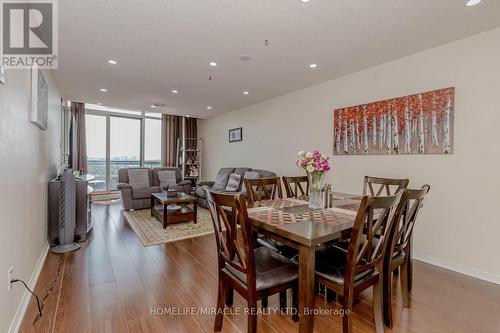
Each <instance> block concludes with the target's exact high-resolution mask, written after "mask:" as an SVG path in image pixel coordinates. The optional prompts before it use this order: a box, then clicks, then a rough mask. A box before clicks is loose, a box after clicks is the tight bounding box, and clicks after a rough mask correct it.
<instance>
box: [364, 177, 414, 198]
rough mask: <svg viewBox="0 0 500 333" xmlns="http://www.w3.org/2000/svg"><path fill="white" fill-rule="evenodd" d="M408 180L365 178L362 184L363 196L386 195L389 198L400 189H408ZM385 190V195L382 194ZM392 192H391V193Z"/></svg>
mask: <svg viewBox="0 0 500 333" xmlns="http://www.w3.org/2000/svg"><path fill="white" fill-rule="evenodd" d="M409 182H410V180H409V179H407V178H405V179H392V178H379V177H370V176H365V182H364V184H363V195H373V196H379V195H387V196H391V195H394V194H395V193H397V192H398V191H399V190H401V189H405V188H407V187H408V184H409ZM384 190H385V193H383V192H384ZM391 190H392V191H391Z"/></svg>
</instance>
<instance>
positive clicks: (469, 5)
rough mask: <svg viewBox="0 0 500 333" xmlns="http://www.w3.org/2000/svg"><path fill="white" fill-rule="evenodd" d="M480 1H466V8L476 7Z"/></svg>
mask: <svg viewBox="0 0 500 333" xmlns="http://www.w3.org/2000/svg"><path fill="white" fill-rule="evenodd" d="M481 1H482V0H469V1H467V3H466V6H467V7H472V6H475V5H478V4H479V3H480V2H481Z"/></svg>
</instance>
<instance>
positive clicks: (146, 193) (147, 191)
mask: <svg viewBox="0 0 500 333" xmlns="http://www.w3.org/2000/svg"><path fill="white" fill-rule="evenodd" d="M158 192H160V188H159V187H158V186H153V187H149V188H138V189H133V190H132V198H133V199H150V198H151V194H152V193H158Z"/></svg>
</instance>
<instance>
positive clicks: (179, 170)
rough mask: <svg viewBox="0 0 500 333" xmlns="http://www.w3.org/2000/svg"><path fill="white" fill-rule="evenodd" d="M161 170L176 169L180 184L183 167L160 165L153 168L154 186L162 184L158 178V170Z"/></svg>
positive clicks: (176, 178) (177, 179)
mask: <svg viewBox="0 0 500 333" xmlns="http://www.w3.org/2000/svg"><path fill="white" fill-rule="evenodd" d="M161 171H174V172H175V181H176V183H177V184H178V183H179V182H180V181H182V174H181V169H179V168H177V167H158V168H153V169H152V170H151V173H152V185H153V186H160V179H159V178H158V172H161Z"/></svg>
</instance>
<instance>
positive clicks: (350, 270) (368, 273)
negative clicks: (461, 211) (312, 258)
mask: <svg viewBox="0 0 500 333" xmlns="http://www.w3.org/2000/svg"><path fill="white" fill-rule="evenodd" d="M406 196H407V192H406V191H405V190H403V191H400V192H398V194H397V195H394V196H388V197H373V196H370V197H367V196H365V197H364V198H363V200H362V201H361V204H360V206H359V209H358V213H357V216H356V220H355V222H354V226H353V228H352V232H351V238H350V241H349V247H348V250H347V251H345V250H344V249H343V248H340V247H336V246H332V247H329V248H327V249H325V250H323V251H319V252H318V253H317V254H316V280H317V281H318V283H320V284H322V285H325V286H326V287H327V288H329V289H331V290H333V291H335V292H336V293H337V294H338V295H341V296H342V308H343V309H344V311H346V315H344V317H343V318H342V327H343V332H344V333H351V332H352V310H353V301H354V297H355V296H356V295H357V294H359V293H361V292H362V291H364V290H365V289H367V288H370V287H373V315H374V319H375V329H376V332H377V333H380V332H383V331H384V320H383V301H382V286H383V273H384V270H383V267H384V260H385V252H386V248H387V244H388V243H389V240H390V236H391V234H392V233H393V230H394V227H395V226H396V223H397V222H398V221H399V218H400V217H401V212H402V207H403V205H404V203H405V199H406ZM375 214H377V215H375ZM299 264H300V261H299Z"/></svg>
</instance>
